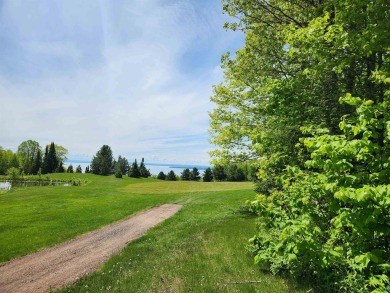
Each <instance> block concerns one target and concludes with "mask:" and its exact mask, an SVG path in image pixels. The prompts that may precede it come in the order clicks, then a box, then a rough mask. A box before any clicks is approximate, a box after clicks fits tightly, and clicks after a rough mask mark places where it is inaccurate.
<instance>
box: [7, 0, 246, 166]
mask: <svg viewBox="0 0 390 293" xmlns="http://www.w3.org/2000/svg"><path fill="white" fill-rule="evenodd" d="M227 20H228V17H227V16H226V15H224V14H223V13H222V4H221V2H220V0H147V1H146V0H145V1H142V0H115V1H112V0H83V1H80V0H0V146H2V147H3V148H5V149H12V150H13V151H16V150H17V147H18V145H19V144H20V143H21V142H23V141H25V140H29V139H32V140H35V141H37V142H39V143H40V145H41V146H42V147H44V146H45V145H46V144H49V143H50V142H55V143H56V144H59V145H62V146H64V147H66V148H67V149H68V150H69V155H68V157H69V159H70V160H90V159H91V158H92V156H93V155H95V154H96V152H97V151H98V150H99V149H100V148H101V146H102V145H105V144H106V145H109V146H110V147H111V149H112V151H113V154H114V156H115V157H117V156H118V155H122V156H125V157H127V158H128V159H129V160H133V159H134V158H138V159H140V158H141V157H145V161H146V162H154V163H183V164H187V163H196V164H207V163H209V160H210V158H209V155H208V152H209V151H210V150H212V149H213V148H215V147H214V146H213V145H210V144H209V135H208V129H209V116H208V112H209V111H211V110H212V108H213V107H214V106H213V104H212V103H211V102H210V96H211V95H212V85H215V84H218V83H220V82H221V81H222V80H223V72H222V70H221V68H220V60H221V56H222V54H224V53H226V52H232V53H234V52H235V51H236V50H237V49H239V48H240V47H242V45H243V42H244V41H243V36H242V34H240V33H238V32H230V31H228V32H227V31H225V30H224V29H223V24H224V22H225V21H227Z"/></svg>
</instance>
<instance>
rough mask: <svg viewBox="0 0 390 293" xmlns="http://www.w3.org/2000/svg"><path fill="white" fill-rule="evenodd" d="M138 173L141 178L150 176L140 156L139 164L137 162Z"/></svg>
mask: <svg viewBox="0 0 390 293" xmlns="http://www.w3.org/2000/svg"><path fill="white" fill-rule="evenodd" d="M139 173H140V175H141V177H143V178H149V177H150V176H151V174H150V171H149V170H148V169H146V166H145V159H144V158H142V160H141V164H139Z"/></svg>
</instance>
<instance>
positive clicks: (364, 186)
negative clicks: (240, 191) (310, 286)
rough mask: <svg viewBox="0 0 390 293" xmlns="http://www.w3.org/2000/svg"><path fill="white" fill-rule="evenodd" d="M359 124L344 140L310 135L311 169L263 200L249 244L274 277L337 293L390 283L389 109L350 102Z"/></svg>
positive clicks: (292, 175) (256, 205)
mask: <svg viewBox="0 0 390 293" xmlns="http://www.w3.org/2000/svg"><path fill="white" fill-rule="evenodd" d="M342 101H344V102H345V103H348V104H349V105H354V106H356V107H357V111H356V112H357V115H356V117H344V118H343V119H342V121H341V122H340V129H341V131H342V132H343V134H342V135H329V134H328V133H327V131H326V130H315V131H313V130H311V129H310V128H306V129H304V130H305V132H306V134H308V133H312V134H313V135H314V136H313V137H306V138H303V139H301V140H300V141H301V143H302V144H303V145H304V147H305V148H306V149H307V150H308V151H309V152H310V153H311V159H310V160H307V161H306V162H305V166H306V168H307V169H301V168H299V167H296V166H294V167H288V168H287V169H286V170H285V172H284V174H283V175H282V176H280V177H279V179H278V181H279V183H280V184H281V185H282V186H283V188H282V189H280V190H279V189H274V190H273V191H272V192H271V193H270V194H269V195H264V194H260V195H259V196H258V197H257V199H256V200H255V201H253V202H252V203H251V204H250V205H251V209H252V210H255V211H256V212H257V214H258V215H259V226H258V230H259V231H258V233H257V235H256V236H255V237H254V238H252V239H251V245H252V248H253V250H254V251H255V252H256V256H255V261H256V262H257V263H259V264H261V265H262V266H263V267H264V266H265V267H267V268H268V269H270V270H271V271H272V272H273V273H279V272H283V271H287V272H290V273H291V274H293V275H294V276H296V277H302V276H304V277H306V278H307V277H311V278H313V279H315V280H317V282H318V284H321V287H322V288H321V289H322V290H325V291H331V292H336V291H337V292H340V291H341V292H370V291H372V292H385V291H386V288H388V287H387V286H388V284H389V282H390V279H389V275H388V271H389V270H390V265H389V264H390V246H389V243H390V208H389V207H390V141H389V140H390V122H389V121H390V106H389V103H387V102H382V103H379V104H377V105H374V104H373V102H372V101H370V100H369V101H365V102H363V101H361V100H360V99H359V98H353V97H351V96H350V95H347V96H346V97H345V98H343V99H342Z"/></svg>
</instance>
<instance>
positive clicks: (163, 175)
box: [157, 171, 167, 180]
mask: <svg viewBox="0 0 390 293" xmlns="http://www.w3.org/2000/svg"><path fill="white" fill-rule="evenodd" d="M166 178H167V175H165V173H164V172H163V171H161V172H160V173H158V175H157V179H159V180H165V179H166Z"/></svg>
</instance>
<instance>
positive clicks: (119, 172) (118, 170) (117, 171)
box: [115, 168, 123, 178]
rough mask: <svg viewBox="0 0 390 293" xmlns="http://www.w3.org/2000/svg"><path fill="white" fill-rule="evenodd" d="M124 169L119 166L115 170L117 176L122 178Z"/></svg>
mask: <svg viewBox="0 0 390 293" xmlns="http://www.w3.org/2000/svg"><path fill="white" fill-rule="evenodd" d="M122 176H123V175H122V171H121V169H119V168H117V169H116V170H115V178H122Z"/></svg>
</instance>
